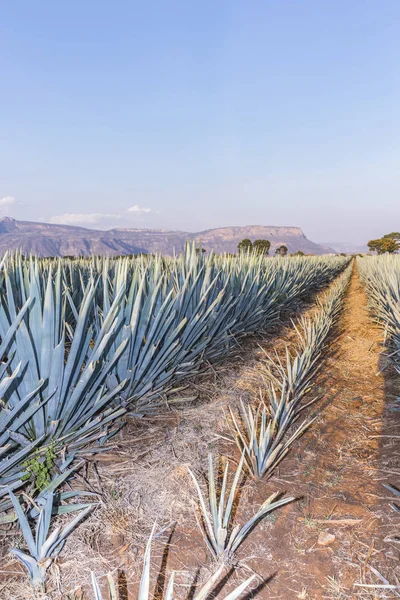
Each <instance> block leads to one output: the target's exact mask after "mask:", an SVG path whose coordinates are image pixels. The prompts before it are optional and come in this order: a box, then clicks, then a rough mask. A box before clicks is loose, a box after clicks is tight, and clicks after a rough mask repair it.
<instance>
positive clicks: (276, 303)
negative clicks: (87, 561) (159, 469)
mask: <svg viewBox="0 0 400 600" xmlns="http://www.w3.org/2000/svg"><path fill="white" fill-rule="evenodd" d="M396 260H397V259H396ZM360 264H361V267H360V268H361V270H362V274H363V278H364V280H365V282H366V285H367V287H368V290H369V293H370V297H371V301H372V302H373V308H374V310H375V311H376V314H377V316H378V318H379V319H380V320H381V321H382V322H384V324H385V327H386V330H387V332H388V334H390V336H391V340H392V344H393V349H394V356H395V353H396V352H397V351H400V332H399V327H400V309H399V306H400V304H399V293H400V292H399V288H400V286H399V282H400V269H399V265H400V263H397V262H395V261H393V262H390V261H386V262H385V263H383V264H384V269H382V268H379V269H377V268H375V265H376V264H377V263H374V262H373V260H368V265H367V264H366V263H365V265H364V262H363V261H361V262H360ZM351 270H352V265H349V259H347V258H346V257H336V256H332V257H293V258H275V259H268V258H264V257H263V256H258V255H252V254H247V255H246V254H242V255H239V256H218V255H212V254H211V255H207V256H205V255H203V254H202V253H200V254H198V253H196V251H195V248H191V249H190V248H188V249H187V251H186V253H185V254H183V255H179V256H176V257H174V258H163V257H161V256H141V257H136V258H118V259H107V258H100V257H94V258H92V259H90V260H88V259H77V260H67V259H63V260H54V259H52V260H50V259H48V260H47V259H36V258H34V257H31V258H24V257H22V256H20V255H18V254H17V255H13V256H5V257H4V258H3V260H2V262H1V265H0V339H1V352H0V355H1V363H0V378H1V379H0V389H1V392H0V397H1V409H0V523H3V524H4V525H6V526H7V527H8V528H10V529H9V530H18V529H19V530H20V531H21V534H22V536H23V542H21V544H20V545H19V546H18V547H13V545H12V543H10V544H9V550H10V551H11V553H12V555H13V556H14V557H15V559H16V560H17V561H20V563H22V565H23V567H24V569H25V571H26V572H27V575H28V578H29V581H30V584H31V585H32V588H31V589H32V590H36V591H37V593H39V592H40V593H41V594H50V596H48V597H53V596H51V592H49V590H48V589H46V584H47V578H48V574H49V572H50V571H51V567H52V565H53V563H54V560H55V559H56V557H57V556H58V555H59V554H60V553H61V555H62V552H63V547H64V545H65V542H66V540H67V538H68V537H69V535H70V533H71V532H72V531H73V530H74V529H75V528H76V527H79V525H80V523H81V522H83V521H84V520H85V519H86V518H87V517H88V515H89V514H90V513H91V512H93V511H94V510H96V498H95V497H94V496H95V495H94V494H93V493H92V492H90V490H82V489H76V487H75V485H74V481H75V479H74V477H75V474H76V473H77V472H78V471H79V469H80V468H81V465H82V462H81V461H83V460H84V459H85V458H87V457H88V456H90V455H92V456H95V455H98V454H99V453H102V452H106V451H107V449H108V448H109V446H110V444H111V443H112V440H113V438H114V436H115V435H116V434H117V433H118V432H119V431H120V430H121V428H123V427H124V425H125V423H126V422H127V421H129V422H132V421H133V422H134V421H135V420H140V419H141V418H142V417H143V416H144V417H146V418H151V417H153V416H154V415H159V414H163V412H165V411H167V410H168V408H169V406H170V403H171V398H174V397H176V394H177V390H179V388H180V386H181V385H183V383H184V382H185V381H188V380H189V379H190V378H193V377H194V376H197V375H198V374H199V373H201V372H203V371H205V370H207V368H208V367H209V366H210V365H216V364H217V363H219V362H221V361H223V360H224V359H226V358H227V357H229V356H230V355H231V354H232V352H234V351H235V352H236V351H238V350H239V347H240V343H241V342H240V341H241V339H242V338H243V337H244V336H251V335H254V334H260V333H261V332H265V331H267V330H268V329H269V328H270V327H271V326H273V325H276V324H277V323H279V321H280V317H281V314H282V312H283V311H289V310H292V311H295V307H296V302H297V301H298V300H299V299H300V298H302V297H305V296H310V294H311V293H313V294H315V293H316V292H317V291H320V294H319V297H318V302H317V304H316V306H315V310H314V311H313V312H312V314H311V315H310V316H309V317H301V316H299V317H298V318H295V319H294V321H293V333H294V340H293V342H292V344H291V346H290V347H288V348H287V349H286V353H285V354H284V355H283V356H282V355H280V354H279V353H275V354H274V353H272V354H271V353H269V354H268V355H267V354H266V355H265V357H264V360H263V385H262V386H261V387H260V393H259V396H258V398H257V399H255V400H254V402H252V403H251V402H244V401H241V402H240V403H239V404H237V405H236V406H229V407H227V408H228V410H227V413H226V417H227V419H226V426H227V436H228V437H230V438H231V439H232V441H233V442H234V445H233V447H235V446H236V447H237V449H238V452H239V455H238V461H237V463H236V466H235V468H234V469H233V471H234V473H233V475H232V476H231V475H230V473H231V472H232V469H230V468H229V460H230V457H229V456H228V457H225V456H224V457H220V460H219V459H218V457H217V456H215V455H214V456H213V455H210V457H209V471H208V477H207V481H208V486H207V487H206V488H205V487H204V485H203V482H202V477H201V475H200V474H199V473H198V472H197V467H196V466H195V465H194V466H193V468H190V469H189V470H188V472H189V474H190V476H191V480H192V483H193V498H194V499H195V498H197V499H198V510H197V512H196V514H197V520H198V525H199V531H200V532H201V535H202V536H203V538H204V542H205V547H206V549H207V551H208V552H209V557H210V561H211V563H212V564H214V565H215V569H214V572H213V574H212V575H211V577H210V578H209V580H208V581H207V582H205V584H204V585H203V588H202V589H197V591H196V596H195V597H196V598H198V600H200V598H207V597H208V596H209V594H210V592H211V591H212V589H213V587H214V586H215V584H216V583H217V582H218V580H219V579H220V578H221V576H222V573H223V572H224V569H225V568H226V567H227V565H232V564H234V557H235V555H236V553H237V551H238V549H239V547H240V546H241V545H242V543H243V541H244V540H245V539H246V538H247V536H249V535H250V534H251V531H252V530H253V528H254V527H255V526H256V525H257V524H258V523H259V522H260V521H261V520H262V519H263V518H264V517H265V516H266V515H267V514H269V513H271V512H272V511H275V510H277V509H279V508H280V507H281V506H284V505H287V504H290V503H292V502H294V501H295V498H294V496H285V495H282V494H281V493H278V492H274V493H273V494H272V495H270V496H269V497H268V498H266V499H265V501H264V502H263V503H262V504H261V505H260V506H259V508H258V509H256V510H255V511H254V514H253V516H252V517H251V519H250V520H249V521H248V522H245V523H239V522H237V515H236V505H237V502H238V493H239V488H240V482H241V480H242V478H243V477H249V478H251V479H252V480H253V485H255V486H256V485H257V481H258V480H261V479H267V478H269V477H271V475H272V474H273V473H274V471H275V470H276V468H277V466H278V465H280V464H281V462H282V461H283V460H284V458H285V457H286V456H287V454H288V453H289V452H290V450H291V447H292V446H293V444H294V442H295V441H296V440H297V439H298V438H299V437H300V436H301V435H302V434H303V433H304V432H305V431H306V430H307V429H308V428H309V427H310V426H311V425H312V423H313V421H314V417H312V418H307V412H308V411H307V409H308V407H309V406H310V405H311V404H312V403H311V402H309V401H308V400H304V398H305V397H306V396H307V394H308V393H309V391H310V389H311V388H312V387H313V382H314V380H315V377H316V375H317V372H318V371H319V369H320V367H321V365H322V360H323V352H324V348H325V346H326V344H327V341H328V339H329V335H330V334H331V333H332V331H333V329H334V326H335V324H336V323H337V320H338V317H339V314H340V310H341V306H342V303H343V298H344V294H345V291H346V289H347V286H348V282H349V279H350V275H351ZM324 288H326V291H325V292H324V291H323V290H324ZM382 289H384V290H385V292H384V293H382ZM388 290H390V294H388ZM396 294H397V295H396ZM396 336H397V337H396ZM399 365H400V362H399ZM399 371H400V366H399ZM177 410H179V405H178V408H177ZM221 463H222V464H224V465H225V466H224V467H223V469H222V473H220V472H219V468H218V467H217V465H220V464H221ZM83 497H84V500H83V501H82V498H83ZM68 513H72V514H71V515H70V517H69V518H70V520H66V519H67V518H68V517H62V515H63V514H64V515H65V514H66V515H68ZM60 518H61V519H62V523H61V525H60V524H59V523H58V521H57V520H58V519H60ZM155 530H156V525H154V528H153V532H152V534H151V536H150V539H149V542H148V546H147V550H146V553H145V556H144V566H143V573H142V580H141V584H140V589H139V592H138V594H139V598H140V600H143V599H145V598H146V599H147V598H149V597H150V595H149V586H150V551H151V543H152V538H153V535H154V532H155ZM253 580H254V576H251V577H250V578H248V579H246V580H245V581H243V582H241V583H240V584H239V585H238V586H237V587H236V589H234V590H233V591H232V592H231V593H230V594H229V595H228V596H226V598H227V599H228V598H229V599H230V600H232V599H233V598H237V597H239V596H240V595H241V594H242V593H243V591H244V590H245V589H246V588H247V587H248V586H249V585H251V584H252V582H253ZM106 588H107V589H104V588H103V589H102V590H101V588H100V585H99V583H98V581H97V579H96V574H93V575H92V589H91V591H90V590H89V589H88V590H87V591H86V593H87V596H85V597H87V598H96V599H99V598H104V599H105V600H106V599H108V598H111V599H115V598H118V597H119V596H118V591H117V588H116V585H115V583H114V582H113V579H112V577H110V578H109V580H108V585H107V586H106ZM33 593H34V592H32V594H33ZM35 593H36V592H35ZM57 593H58V594H59V595H58V596H54V597H60V598H63V599H65V600H66V599H67V598H73V597H74V596H73V592H71V591H70V590H67V589H64V590H61V591H60V590H58V591H57ZM60 594H61V595H60ZM71 594H72V595H71ZM27 597H29V596H27ZM32 597H33V596H32ZM43 597H47V596H43ZM164 597H165V598H169V599H171V598H174V597H175V598H177V597H179V596H176V595H175V592H174V574H173V573H172V575H171V579H170V581H169V584H168V586H167V587H166V590H165V592H164Z"/></svg>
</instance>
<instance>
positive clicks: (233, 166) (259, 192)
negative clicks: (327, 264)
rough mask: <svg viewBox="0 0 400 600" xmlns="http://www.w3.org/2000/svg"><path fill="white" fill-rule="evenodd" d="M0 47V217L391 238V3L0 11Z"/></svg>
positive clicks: (394, 27) (13, 5)
mask: <svg viewBox="0 0 400 600" xmlns="http://www.w3.org/2000/svg"><path fill="white" fill-rule="evenodd" d="M0 35H1V38H0V39H1V51H0V82H1V94H0V125H1V126H0V213H1V215H6V214H7V215H10V216H13V217H15V218H18V219H26V220H46V221H53V222H68V223H73V224H80V225H86V226H88V227H98V228H109V227H112V226H118V227H126V226H129V227H165V228H177V229H187V230H191V231H199V230H202V229H207V228H211V227H221V226H225V225H252V224H262V225H296V226H300V227H302V228H303V230H304V232H305V233H306V234H307V235H308V237H310V238H311V239H313V240H315V241H324V242H332V241H354V242H356V243H360V242H363V241H365V240H368V239H370V238H371V237H378V236H380V235H382V234H384V233H386V232H388V231H392V230H393V229H395V230H398V229H400V194H399V191H400V112H399V111H400V55H399V50H400V1H399V0H380V1H378V0H373V1H370V0H344V1H343V0H243V1H239V0H226V1H224V0H201V1H199V2H193V1H190V0H181V1H172V0H160V1H157V2H155V1H153V2H152V1H149V2H144V1H142V0H141V1H140V2H139V1H132V0H131V1H130V2H122V1H118V0H117V1H115V2H111V1H109V2H104V1H102V0H96V1H92V0H83V1H82V0H80V1H79V2H78V1H76V0H69V1H68V2H55V1H54V0H51V1H50V0H39V1H38V2H32V0H13V1H8V2H7V1H5V2H2V3H1V4H0ZM129 209H131V210H129Z"/></svg>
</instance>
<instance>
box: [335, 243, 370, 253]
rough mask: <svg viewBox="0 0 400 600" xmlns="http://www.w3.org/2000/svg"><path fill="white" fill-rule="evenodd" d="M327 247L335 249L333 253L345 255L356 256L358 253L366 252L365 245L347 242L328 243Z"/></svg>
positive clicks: (366, 247)
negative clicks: (343, 253)
mask: <svg viewBox="0 0 400 600" xmlns="http://www.w3.org/2000/svg"><path fill="white" fill-rule="evenodd" d="M329 246H331V247H332V248H334V249H335V252H345V253H346V254H358V253H359V252H361V253H363V252H368V246H367V245H366V244H352V243H349V242H329Z"/></svg>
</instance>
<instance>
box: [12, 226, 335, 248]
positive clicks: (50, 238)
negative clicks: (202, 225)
mask: <svg viewBox="0 0 400 600" xmlns="http://www.w3.org/2000/svg"><path fill="white" fill-rule="evenodd" d="M243 238H250V239H251V240H253V241H254V240H255V239H269V240H270V241H271V254H272V253H273V252H274V249H275V248H276V247H277V246H279V245H280V244H285V245H286V246H287V247H288V249H289V252H296V251H297V250H302V251H303V252H305V253H306V254H326V253H331V252H334V250H332V248H329V247H327V246H322V245H320V244H316V243H314V242H312V241H310V240H309V239H307V238H306V236H305V235H304V233H303V232H302V230H301V229H300V228H299V227H264V226H261V225H251V226H247V227H221V228H218V229H208V230H206V231H201V232H198V233H189V232H187V231H171V230H167V229H110V230H108V231H100V230H96V229H86V228H84V227H76V226H71V225H56V224H50V223H35V222H31V221H17V220H15V219H12V218H10V217H4V218H2V219H0V252H1V253H4V252H5V251H6V250H21V251H22V252H23V253H24V254H30V253H33V254H35V255H37V256H69V255H71V256H79V255H81V256H89V255H91V254H106V255H110V256H115V255H118V254H137V253H139V252H144V253H155V252H161V253H162V254H172V253H173V251H174V250H175V251H177V252H180V251H181V250H183V248H184V246H185V242H186V241H187V240H195V241H196V243H198V244H201V245H202V246H203V247H204V248H205V249H206V250H214V251H215V252H236V250H237V245H238V243H239V242H240V241H241V240H242V239H243Z"/></svg>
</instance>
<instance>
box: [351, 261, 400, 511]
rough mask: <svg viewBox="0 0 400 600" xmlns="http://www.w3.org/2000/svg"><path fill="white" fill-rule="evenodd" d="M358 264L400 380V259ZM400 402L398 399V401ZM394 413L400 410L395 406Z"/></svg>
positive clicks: (397, 493) (396, 489) (396, 492)
mask: <svg viewBox="0 0 400 600" xmlns="http://www.w3.org/2000/svg"><path fill="white" fill-rule="evenodd" d="M358 263H359V270H360V274H361V278H362V280H363V282H364V284H365V287H366V289H367V293H368V299H369V305H370V309H371V312H372V314H373V316H374V317H375V319H376V320H377V322H378V324H379V325H380V326H381V327H382V328H383V332H384V341H385V346H386V348H387V356H388V358H389V361H390V363H392V364H393V365H394V368H395V370H396V371H397V373H398V374H399V376H400V257H399V256H383V257H382V256H379V257H368V258H364V259H361V260H360V259H359V260H358ZM399 400H400V399H399V398H398V399H397V401H399ZM391 410H392V411H399V410H400V409H399V407H398V406H392V407H391ZM385 486H386V487H387V489H389V490H390V492H392V493H393V494H394V495H395V496H397V497H399V496H400V489H399V487H398V484H397V486H392V485H390V484H385ZM391 506H392V508H393V509H394V510H395V511H396V512H400V508H399V507H398V505H397V504H392V505H391Z"/></svg>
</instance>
